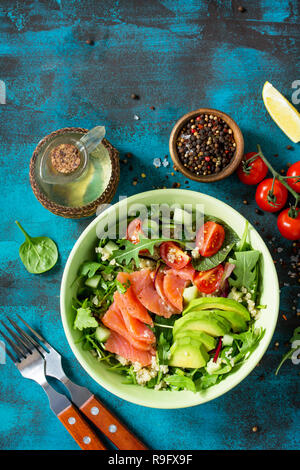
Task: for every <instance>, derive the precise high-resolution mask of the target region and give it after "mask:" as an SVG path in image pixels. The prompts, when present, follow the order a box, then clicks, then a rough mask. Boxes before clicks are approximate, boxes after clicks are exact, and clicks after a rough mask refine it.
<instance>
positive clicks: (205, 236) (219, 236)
mask: <svg viewBox="0 0 300 470" xmlns="http://www.w3.org/2000/svg"><path fill="white" fill-rule="evenodd" d="M224 239H225V230H224V228H223V227H222V225H220V224H217V223H216V222H212V221H208V222H205V224H203V225H202V227H200V228H199V230H198V233H197V236H196V246H197V247H198V248H199V252H200V255H201V256H212V255H214V254H216V253H217V252H218V251H219V249H220V248H221V246H222V245H223V242H224Z"/></svg>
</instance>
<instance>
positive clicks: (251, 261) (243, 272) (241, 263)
mask: <svg viewBox="0 0 300 470" xmlns="http://www.w3.org/2000/svg"><path fill="white" fill-rule="evenodd" d="M234 255H235V259H229V262H230V263H232V264H234V265H235V268H234V270H233V275H234V277H235V278H234V279H233V278H232V277H230V278H229V284H230V285H231V286H234V287H237V288H238V287H243V286H244V287H246V288H247V289H248V290H249V291H250V290H251V289H252V287H253V285H254V282H255V279H256V277H257V273H256V271H255V267H256V263H257V262H258V259H259V256H260V252H259V251H256V250H251V251H236V252H235V253H234Z"/></svg>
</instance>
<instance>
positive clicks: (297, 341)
mask: <svg viewBox="0 0 300 470" xmlns="http://www.w3.org/2000/svg"><path fill="white" fill-rule="evenodd" d="M290 343H291V344H292V347H291V349H290V350H289V351H288V352H287V353H285V354H284V356H283V357H282V359H281V361H280V363H279V365H278V367H277V369H276V372H275V375H277V374H278V372H279V369H280V368H281V366H282V364H284V363H285V361H287V360H288V359H291V358H292V356H293V354H294V352H295V351H297V349H299V346H300V326H298V327H297V328H295V329H294V333H293V336H292V337H291V339H290ZM293 343H294V346H293Z"/></svg>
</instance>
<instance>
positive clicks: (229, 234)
mask: <svg viewBox="0 0 300 470" xmlns="http://www.w3.org/2000/svg"><path fill="white" fill-rule="evenodd" d="M204 220H205V222H207V221H209V220H211V221H213V222H216V223H218V224H220V225H222V226H223V227H224V230H225V239H224V242H223V245H222V247H221V249H220V250H219V251H218V252H217V253H216V254H215V255H213V256H210V257H209V258H204V257H203V258H202V257H201V258H198V259H193V267H194V269H196V270H197V271H208V270H209V269H212V268H215V267H216V266H218V264H220V263H223V261H224V260H225V259H226V258H227V256H228V254H229V253H230V251H231V250H232V249H233V247H234V246H235V244H236V243H237V242H238V241H239V240H240V239H239V236H238V235H237V233H236V232H235V231H234V230H233V229H232V228H231V227H229V225H227V224H225V223H224V222H223V221H222V220H219V219H218V218H216V217H212V216H206V217H205V219H204Z"/></svg>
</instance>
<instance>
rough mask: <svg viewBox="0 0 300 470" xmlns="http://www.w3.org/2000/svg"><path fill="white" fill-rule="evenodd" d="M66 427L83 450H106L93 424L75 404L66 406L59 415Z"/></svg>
mask: <svg viewBox="0 0 300 470" xmlns="http://www.w3.org/2000/svg"><path fill="white" fill-rule="evenodd" d="M57 417H58V419H59V420H60V421H61V422H62V424H63V425H64V426H65V428H66V429H67V430H68V431H69V433H70V434H71V436H72V437H73V438H74V440H75V441H76V442H77V444H78V445H79V447H81V449H83V450H106V449H107V448H106V447H105V446H104V444H103V443H102V442H101V440H100V439H99V437H98V436H97V435H96V434H95V432H94V431H93V429H92V428H91V426H90V425H89V424H88V422H87V421H86V420H85V419H84V417H83V416H82V415H81V414H80V413H79V411H78V410H77V409H76V408H75V406H74V405H72V404H71V405H70V406H68V407H67V408H65V409H64V410H63V411H62V412H61V413H59V414H58V415H57Z"/></svg>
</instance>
